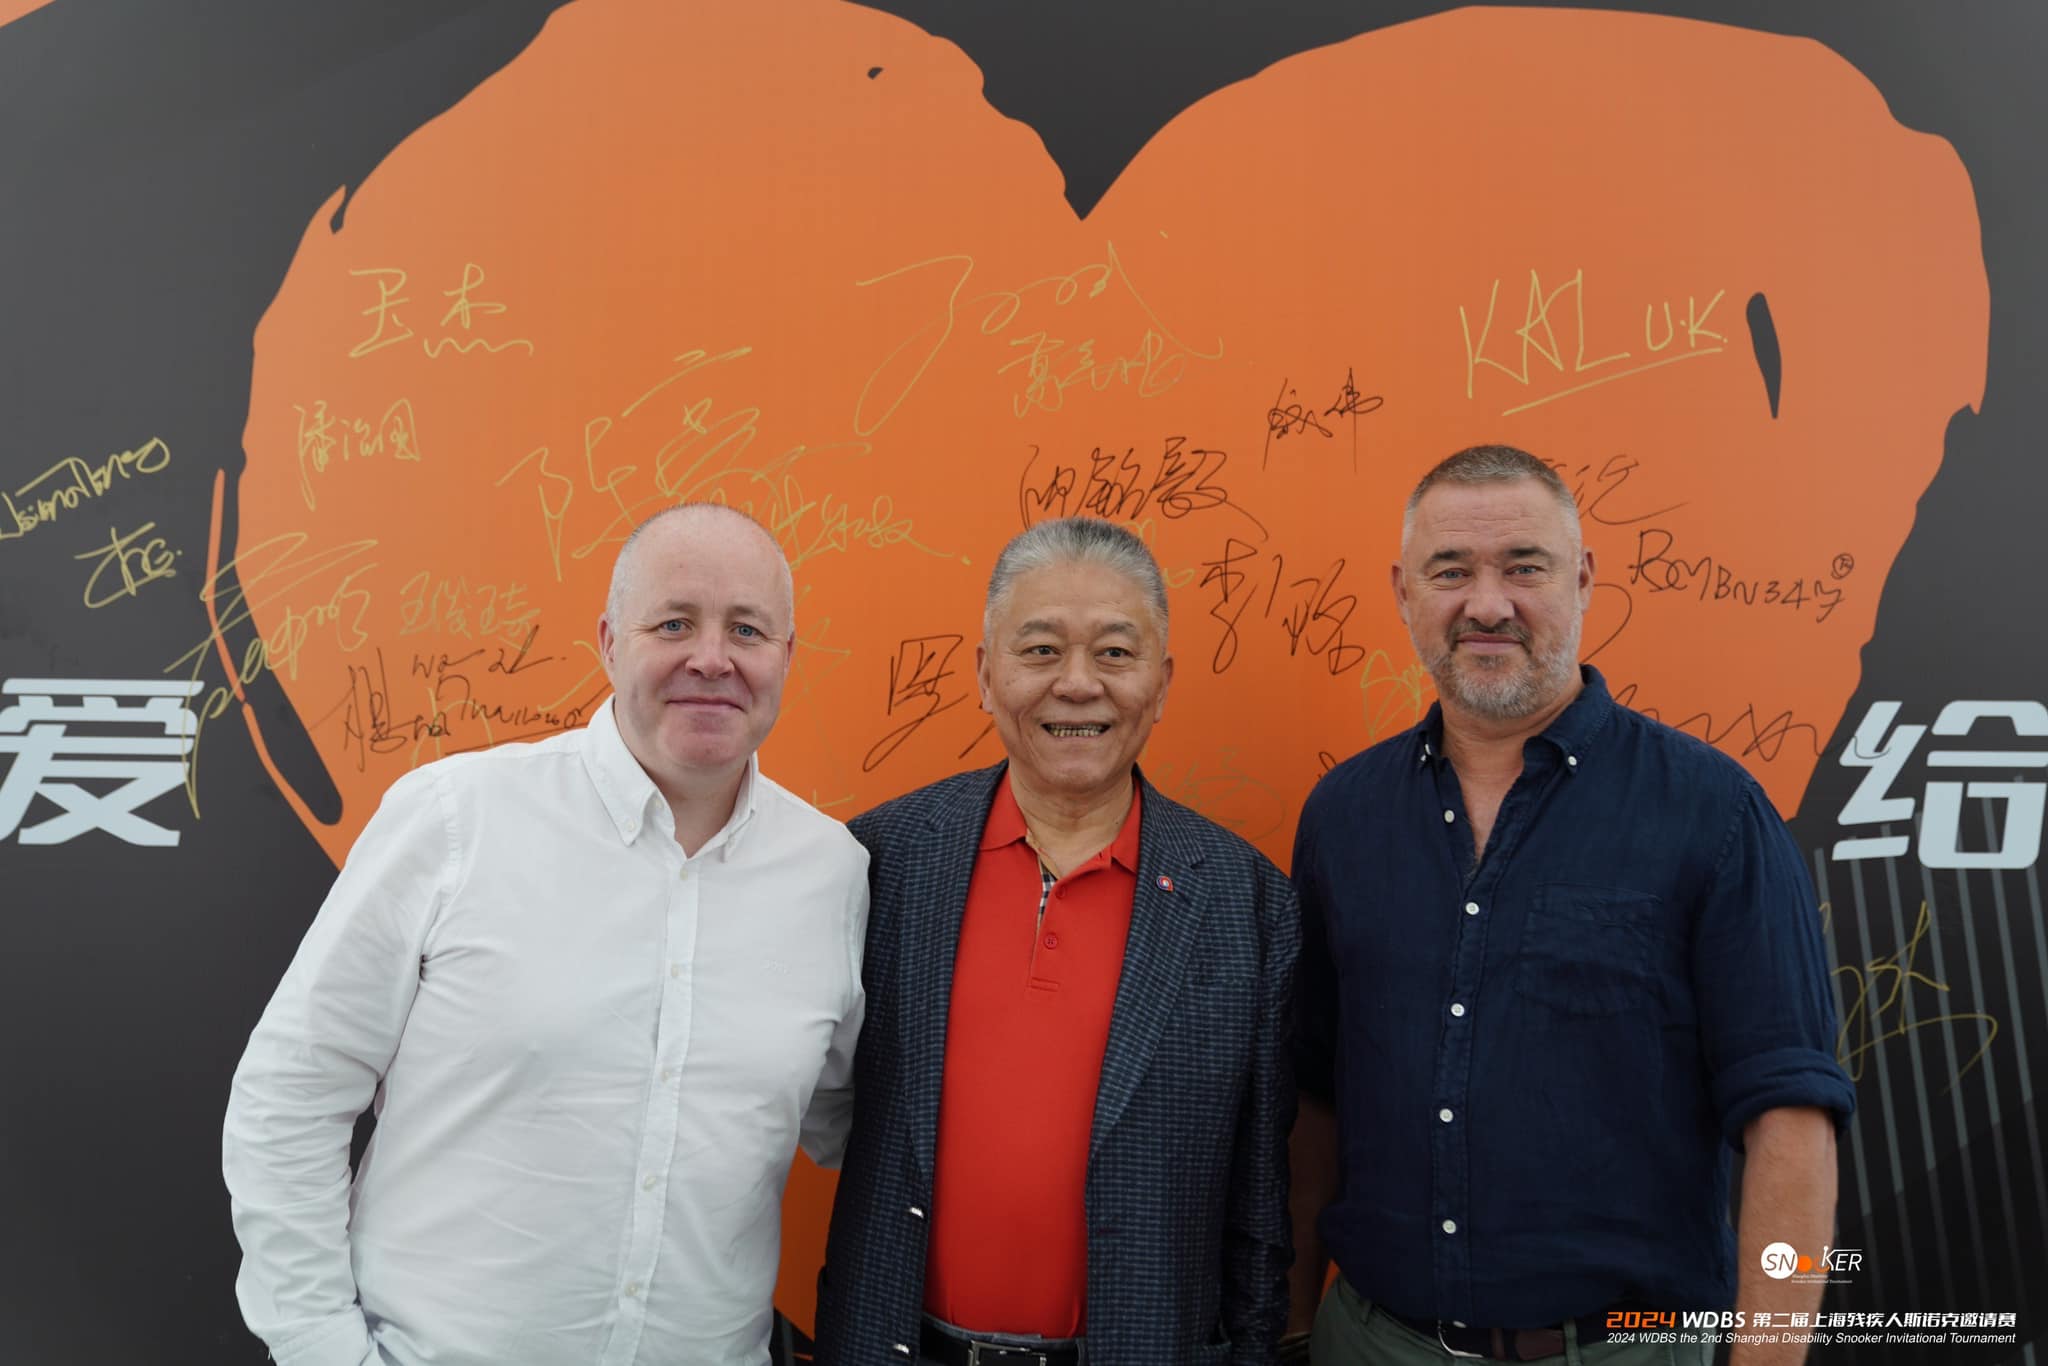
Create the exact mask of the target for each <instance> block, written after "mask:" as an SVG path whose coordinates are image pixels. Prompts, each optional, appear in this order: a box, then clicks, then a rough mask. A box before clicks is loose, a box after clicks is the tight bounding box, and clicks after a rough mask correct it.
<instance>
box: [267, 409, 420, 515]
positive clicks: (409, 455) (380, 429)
mask: <svg viewBox="0 0 2048 1366" xmlns="http://www.w3.org/2000/svg"><path fill="white" fill-rule="evenodd" d="M292 411H294V412H296V413H297V414H298V415H299V437H298V453H299V496H300V497H302V498H304V499H305V500H306V506H307V507H308V508H312V507H314V506H315V504H314V498H313V476H314V475H316V474H325V473H326V472H327V467H328V466H329V465H330V464H332V463H334V461H335V459H336V457H337V456H338V457H339V458H340V460H341V462H342V463H344V464H346V463H348V462H349V461H352V460H367V459H369V458H370V457H371V456H375V455H383V454H385V453H387V452H388V453H389V454H390V456H391V458H392V459H393V460H404V461H409V462H412V463H414V464H417V463H418V462H419V460H420V437H419V425H418V423H417V422H416V421H415V420H414V418H413V412H412V401H411V400H410V399H403V398H401V399H398V400H397V401H395V402H393V403H392V404H391V405H390V406H389V407H387V408H385V410H384V415H383V416H382V417H380V418H378V419H377V421H376V422H374V423H372V422H370V421H369V420H368V419H366V418H361V417H354V418H337V417H335V416H333V415H332V414H330V413H329V412H328V411H327V400H325V399H315V400H314V401H313V406H312V407H311V408H310V409H307V408H302V407H300V406H299V405H298V404H296V403H294V404H293V405H292Z"/></svg>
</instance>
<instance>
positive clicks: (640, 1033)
mask: <svg viewBox="0 0 2048 1366" xmlns="http://www.w3.org/2000/svg"><path fill="white" fill-rule="evenodd" d="M793 621H794V602H793V594H792V591H791V585H790V572H789V566H788V564H787V562H786V561H785V560H784V559H783V557H782V554H781V551H780V550H779V549H778V547H777V546H776V544H775V542H774V540H773V539H772V538H771V537H770V536H769V535H768V533H767V532H765V531H764V530H762V529H761V528H760V527H759V526H758V525H756V524H755V523H753V522H752V521H751V520H750V519H748V518H747V517H745V516H744V515H743V514H741V513H738V512H734V511H732V510H730V509H727V508H723V507H713V506H705V505H692V506H685V507H681V508H672V509H670V510H668V511H666V512H664V513H662V514H660V515H658V516H656V517H654V518H651V519H650V520H649V521H648V522H647V523H645V524H643V525H642V526H641V528H640V529H639V530H638V531H636V532H635V533H634V535H633V536H632V538H631V539H629V540H628V542H627V543H626V545H625V547H624V548H623V549H622V550H621V551H620V553H619V559H618V563H617V565H616V566H615V568H614V570H613V576H612V587H611V593H610V596H609V597H608V598H607V600H606V605H605V613H604V616H603V618H602V619H601V620H600V622H599V625H598V642H599V647H600V650H601V653H602V656H603V660H604V665H605V670H606V672H607V674H608V675H609V676H610V678H611V682H612V688H613V697H612V699H611V700H610V701H609V702H608V703H606V705H605V706H604V708H603V709H602V710H600V711H599V712H598V713H597V714H596V715H595V716H594V717H593V718H592V719H591V721H590V724H589V725H587V726H585V727H584V728H583V729H581V730H578V731H572V732H569V733H567V734H564V735H558V736H555V737H552V738H550V739H548V740H545V741H542V742H541V743H538V744H522V745H505V746H501V747H499V748H497V749H492V750H487V751H483V752H480V753H475V754H466V755H460V756H456V757H452V758H448V759H444V760H441V761H440V762H438V763H432V764H428V765H426V766H424V767H422V768H419V769H417V770H415V771H413V772H412V773H409V774H407V775H406V776H405V777H403V778H401V779H399V780H398V781H397V782H396V783H394V784H393V785H392V786H391V788H390V790H389V791H388V792H386V793H385V796H384V800H383V803H382V805H381V806H379V808H378V810H377V813H376V815H375V816H374V817H372V819H371V820H370V823H369V824H368V826H366V827H365V828H364V830H363V833H362V835H361V837H360V838H359V839H358V840H357V841H356V845H355V848H354V849H353V850H352V851H351V853H350V855H349V858H348V861H347V863H346V865H345V866H344V867H343V869H342V871H341V875H340V877H339V878H338V879H337V880H336V881H335V884H334V888H333V890H332V891H331V892H330V893H329V895H328V897H327V901H326V903H325V904H324V905H323V906H322V907H321V908H320V912H319V915H318V916H317V917H316V918H315V920H314V922H313V925H312V928H311V929H310V930H309V931H308V932H307V934H306V938H305V942H304V943H303V944H302V945H301V946H300V948H299V952H298V955H297V957H296V958H295V959H294V960H293V962H292V965H291V967H290V969H289V970H287V972H286V973H285V977H284V980H283V982H282V983H281V984H280V985H279V986H278V989H277V993H276V995H275V996H274V997H272V999H271V1002H270V1005H269V1007H268V1008H267V1009H266V1010H265V1011H264V1013H263V1018H262V1020H261V1021H260V1022H259V1023H258V1025H257V1026H256V1030H255V1033H254V1035H253V1036H252V1037H251V1038H250V1041H249V1048H248V1051H247V1053H245V1054H244V1056H243V1058H242V1063H241V1066H240V1067H239V1068H238V1069H237V1070H236V1073H235V1081H234V1090H233V1096H232V1098H231V1100H230V1102H229V1106H228V1114H227V1126H226V1134H225V1139H224V1144H223V1168H224V1172H225V1175H226V1178H227V1185H228V1190H229V1193H230V1194H231V1195H232V1197H233V1211H234V1221H235V1231H236V1233H237V1235H238V1236H239V1237H240V1239H241V1243H242V1249H243V1253H244V1260H243V1263H242V1272H241V1277H240V1280H239V1281H238V1283H237V1287H236V1291H237V1295H238V1297H239V1299H240V1301H241V1306H242V1313H243V1316H244V1317H245V1318H246V1319H247V1321H248V1323H249V1326H250V1328H251V1329H252V1330H254V1331H255V1332H256V1334H257V1335H258V1336H260V1337H261V1338H262V1339H263V1340H264V1341H265V1342H266V1343H267V1344H268V1345H269V1347H270V1350H271V1353H272V1355H273V1356H274V1357H275V1359H276V1360H277V1361H278V1362H280V1363H282V1366H366V1364H367V1366H387V1364H388V1366H424V1364H425V1363H429V1362H431V1363H434V1366H467V1364H474V1366H486V1364H487V1366H519V1364H520V1363H533V1364H534V1366H541V1364H542V1363H546V1366H557V1364H558V1363H572V1362H573V1363H584V1362H594V1363H604V1364H605V1366H613V1364H614V1363H628V1362H649V1363H671V1362H676V1363H679V1362H689V1363H692V1366H763V1364H764V1363H766V1362H767V1360H768V1336H769V1330H770V1325H771V1319H772V1308H771V1302H772V1297H773V1293H774V1285H775V1276H776V1270H777V1266H778V1261H779V1251H780V1249H779V1241H780V1228H781V1217H780V1205H781V1195H782V1188H783V1183H784V1180H785V1178H786V1176H787V1174H788V1169H789V1163H790V1160H791V1158H792V1157H793V1156H794V1150H795V1148H796V1146H797V1144H798V1142H799V1141H801V1142H802V1144H803V1146H804V1148H805V1150H806V1151H808V1152H810V1153H811V1154H812V1156H813V1157H815V1158H817V1159H818V1160H819V1161H821V1162H826V1163H834V1164H836V1162H837V1160H838V1156H839V1150H840V1148H841V1147H842V1146H843V1144H844V1141H845V1132H846V1120H847V1115H848V1110H849V1107H850V1105H851V1100H852V1097H851V1091H850V1085H851V1061H852V1053H853V1045H854V1040H855V1037H856V1035H857V1034H858V1033H859V1029H860V1022H861V1014H862V1010H863V1005H864V999H863V997H862V994H861V982H860V952H861V945H862V942H863V938H864V935H865V930H866V919H867V881H866V866H867V855H866V854H865V853H864V852H863V851H862V850H861V848H860V846H859V845H858V844H856V843H855V842H854V840H853V839H852V837H851V836H850V835H848V834H847V832H846V828H845V827H844V826H842V825H841V824H839V822H837V821H834V820H832V819H830V818H829V817H826V816H824V815H821V814H820V813H819V812H817V811H816V810H814V809H813V808H812V807H810V806H809V805H807V804H806V803H804V802H803V801H801V800H800V799H798V798H797V797H795V796H793V795H791V794H790V793H789V792H787V791H785V790H784V789H782V788H781V787H778V786H777V785H776V784H775V783H773V782H771V781H769V779H768V778H767V776H766V775H765V774H763V773H762V772H761V771H760V768H759V766H758V764H757V762H756V760H755V758H754V753H755V750H756V749H757V748H758V747H759V746H760V743H761V741H762V740H763V739H764V738H765V737H766V736H767V734H768V731H769V729H770V728H771V727H772V726H773V725H774V723H775V717H776V713H777V711H778V709H779V708H780V705H781V700H782V687H783V682H784V680H785V679H786V677H787V676H788V673H789V666H790V656H791V650H792V647H793ZM366 1107H374V1109H375V1111H376V1113H377V1121H378V1122H377V1129H376V1132H375V1135H374V1136H373V1138H372V1140H371V1143H370V1147H369V1150H368V1151H367V1152H366V1153H365V1154H364V1156H363V1159H362V1163H361V1167H360V1170H359V1171H358V1172H357V1173H356V1175H355V1178H354V1181H353V1184H351V1181H350V1176H349V1169H348V1148H349V1137H350V1133H351V1130H352V1128H353V1125H354V1123H355V1120H356V1117H357V1116H358V1115H359V1114H360V1113H361V1112H362V1111H363V1110H364V1109H365V1108H366Z"/></svg>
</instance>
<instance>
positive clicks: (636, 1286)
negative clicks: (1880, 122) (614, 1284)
mask: <svg viewBox="0 0 2048 1366" xmlns="http://www.w3.org/2000/svg"><path fill="white" fill-rule="evenodd" d="M639 1293H640V1282H638V1281H627V1282H626V1298H627V1299H629V1300H630V1299H632V1298H633V1297H634V1296H635V1295H637V1294H639Z"/></svg>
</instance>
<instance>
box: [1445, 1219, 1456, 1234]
mask: <svg viewBox="0 0 2048 1366" xmlns="http://www.w3.org/2000/svg"><path fill="white" fill-rule="evenodd" d="M1457 1231H1458V1221H1457V1220H1456V1219H1446V1220H1444V1232H1446V1233H1456V1232H1457Z"/></svg>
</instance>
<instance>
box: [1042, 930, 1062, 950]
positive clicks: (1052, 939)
mask: <svg viewBox="0 0 2048 1366" xmlns="http://www.w3.org/2000/svg"><path fill="white" fill-rule="evenodd" d="M1045 946H1046V947H1047V948H1049V949H1056V948H1058V947H1059V946H1060V937H1059V936H1058V935H1056V934H1049V935H1047V936H1046V937H1045Z"/></svg>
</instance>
